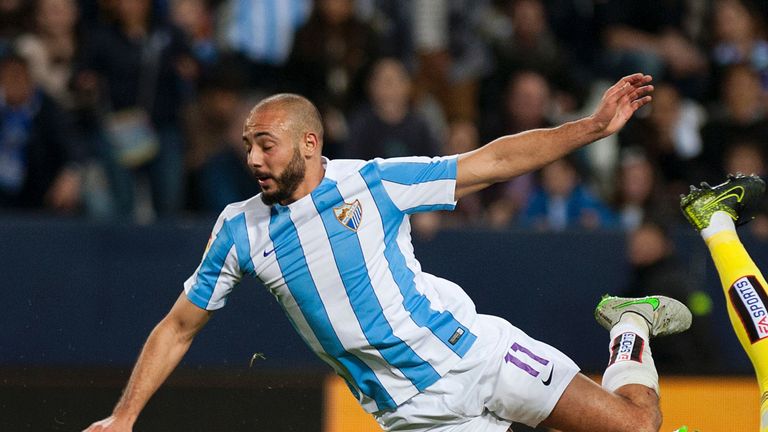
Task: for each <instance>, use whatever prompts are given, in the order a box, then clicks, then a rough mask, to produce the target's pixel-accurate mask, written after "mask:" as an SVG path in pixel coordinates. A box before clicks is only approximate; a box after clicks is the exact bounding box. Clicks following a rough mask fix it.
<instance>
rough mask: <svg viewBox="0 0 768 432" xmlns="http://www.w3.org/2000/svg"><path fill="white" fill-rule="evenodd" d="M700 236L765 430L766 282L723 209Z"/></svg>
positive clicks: (767, 388)
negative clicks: (750, 370)
mask: <svg viewBox="0 0 768 432" xmlns="http://www.w3.org/2000/svg"><path fill="white" fill-rule="evenodd" d="M702 236H703V237H704V240H705V242H706V244H707V247H708V248H709V252H710V253H711V254H712V259H713V260H714V262H715V267H716V268H717V272H718V274H719V275H720V282H721V284H722V287H723V291H724V294H725V299H726V303H727V305H728V316H729V318H730V320H731V325H733V329H734V331H735V332H736V336H738V338H739V342H741V346H742V347H743V348H744V351H746V353H747V355H748V356H749V359H750V360H751V361H752V366H753V367H754V368H755V372H756V374H757V382H758V385H759V386H760V395H761V397H760V432H768V292H767V291H766V288H768V284H766V281H765V278H764V277H763V275H762V273H761V272H760V270H759V269H758V268H757V266H756V265H755V263H754V261H752V258H750V256H749V254H748V253H747V251H746V249H744V246H743V245H742V244H741V241H740V240H739V237H738V235H737V234H736V228H735V226H734V225H733V221H732V220H731V218H730V216H728V215H727V214H726V213H723V212H717V213H715V214H714V215H713V216H712V223H711V224H710V226H709V227H708V228H707V229H705V230H702Z"/></svg>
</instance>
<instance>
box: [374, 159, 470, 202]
mask: <svg viewBox="0 0 768 432" xmlns="http://www.w3.org/2000/svg"><path fill="white" fill-rule="evenodd" d="M457 159H458V157H457V156H444V157H434V158H429V157H407V158H392V159H376V160H375V163H376V164H377V165H378V168H379V174H380V176H381V182H382V184H383V185H384V188H385V189H386V191H387V194H388V195H389V196H390V198H391V199H392V201H393V202H394V203H395V205H396V206H397V207H398V208H399V209H400V210H401V211H403V212H405V213H409V214H410V213H416V212H428V211H435V210H453V209H454V208H455V207H456V199H455V192H456V161H457Z"/></svg>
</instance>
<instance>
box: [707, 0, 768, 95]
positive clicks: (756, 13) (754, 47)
mask: <svg viewBox="0 0 768 432" xmlns="http://www.w3.org/2000/svg"><path fill="white" fill-rule="evenodd" d="M760 12H761V11H760V9H758V8H757V7H756V6H755V5H754V4H752V3H750V2H747V1H744V0H717V1H716V2H715V3H714V6H713V15H714V16H713V19H712V22H713V24H712V27H713V35H714V37H713V39H714V40H713V42H712V46H711V51H710V61H711V62H712V64H713V66H714V67H713V72H714V73H715V83H717V82H719V81H720V80H719V76H720V74H721V73H722V72H723V70H724V69H727V68H728V66H732V65H738V64H744V65H749V66H750V67H751V68H752V69H754V70H755V71H756V72H757V73H758V75H759V76H760V82H761V84H762V86H763V89H765V90H768V39H766V34H765V31H766V28H765V23H764V18H763V15H761V13H760Z"/></svg>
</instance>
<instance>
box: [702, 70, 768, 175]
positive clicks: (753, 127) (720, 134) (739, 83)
mask: <svg viewBox="0 0 768 432" xmlns="http://www.w3.org/2000/svg"><path fill="white" fill-rule="evenodd" d="M720 89H721V91H720V93H721V95H720V98H719V100H718V101H717V102H718V103H717V104H715V105H713V107H712V112H711V113H710V116H709V120H708V121H707V123H706V124H705V125H704V127H703V129H702V131H701V133H702V138H703V149H702V155H701V160H702V163H703V164H704V165H705V167H706V169H707V172H708V175H707V176H704V177H702V178H706V179H712V178H716V176H717V174H718V173H721V172H722V171H723V166H722V163H723V162H722V161H723V155H724V153H725V151H726V150H727V149H728V148H729V147H730V146H731V144H732V143H733V142H736V141H753V142H759V143H765V137H767V136H768V117H766V106H765V94H764V92H763V90H762V87H761V85H760V77H759V75H758V74H757V72H755V71H754V70H753V69H752V68H751V67H749V66H746V65H734V66H730V67H728V68H727V70H726V71H725V74H724V76H723V82H722V85H721V86H720Z"/></svg>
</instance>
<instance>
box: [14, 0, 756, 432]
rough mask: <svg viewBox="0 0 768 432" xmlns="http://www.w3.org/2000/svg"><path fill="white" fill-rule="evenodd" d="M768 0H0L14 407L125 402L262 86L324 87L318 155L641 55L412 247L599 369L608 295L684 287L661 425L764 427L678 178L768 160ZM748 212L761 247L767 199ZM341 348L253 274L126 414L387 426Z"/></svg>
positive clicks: (589, 78)
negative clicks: (340, 361)
mask: <svg viewBox="0 0 768 432" xmlns="http://www.w3.org/2000/svg"><path fill="white" fill-rule="evenodd" d="M766 18H768V2H766V1H763V0H754V1H751V0H645V1H642V2H641V1H614V0H608V1H594V0H412V1H405V0H401V1H399V0H314V1H312V0H79V1H78V0H0V275H1V276H0V293H1V294H2V295H3V296H4V298H6V299H7V300H8V301H9V304H8V306H6V307H5V308H4V310H3V312H2V313H0V431H10V432H15V431H49V430H50V431H72V430H81V429H82V428H84V427H85V426H87V425H88V424H89V423H90V422H92V421H95V420H97V419H100V418H102V417H104V416H106V415H107V414H108V413H109V412H110V410H111V408H112V406H113V405H114V403H115V402H116V400H117V398H118V397H119V394H120V391H121V389H122V387H123V385H124V384H125V381H126V379H127V377H128V374H129V372H130V367H131V366H132V364H133V362H134V360H135V358H136V356H137V354H138V351H139V350H140V348H141V344H142V343H143V341H144V339H145V338H146V336H147V335H148V333H149V331H150V330H151V329H152V327H153V326H154V324H155V323H156V322H157V321H158V320H159V319H160V318H161V317H162V316H163V315H164V313H165V312H166V311H167V310H168V308H169V307H170V305H171V304H172V302H173V301H174V299H175V298H176V296H178V293H179V292H180V290H181V284H182V282H183V281H184V280H185V279H186V278H187V277H188V276H189V274H191V272H192V271H193V270H194V269H195V267H196V266H197V264H198V262H199V259H200V257H201V254H202V252H203V249H204V247H205V243H206V241H207V239H208V236H209V232H210V229H211V226H212V224H213V222H214V221H215V218H216V215H217V214H218V212H219V211H221V210H222V208H223V207H224V205H226V204H227V203H229V202H234V201H239V200H242V199H245V198H247V197H249V196H252V195H253V194H255V193H257V192H258V186H257V185H256V184H255V182H254V181H252V180H251V179H250V177H249V175H248V169H247V167H246V166H245V163H244V157H243V156H244V153H243V150H242V148H241V146H242V144H241V138H240V133H241V127H242V121H243V119H244V118H245V115H246V114H247V112H248V109H249V108H250V106H252V104H253V103H254V102H255V101H258V100H259V99H260V98H261V97H263V96H264V95H268V94H271V93H274V92H277V91H291V92H297V93H301V94H304V95H306V96H308V97H310V98H311V99H312V100H313V101H314V102H316V103H317V105H318V107H319V108H320V110H321V111H322V113H323V116H324V119H325V122H326V124H325V127H326V135H325V154H326V155H327V156H329V157H332V158H338V157H343V158H362V159H367V158H372V157H376V156H381V157H393V156H403V155H414V154H418V155H440V154H455V153H459V152H464V151H468V150H471V149H473V148H476V147H477V146H478V145H480V144H481V143H484V142H487V141H488V140H490V139H493V138H494V137H496V136H499V135H502V134H508V133H516V132H519V131H522V130H527V129H531V128H537V127H547V126H551V125H556V124H560V123H562V122H564V121H567V120H570V119H573V118H577V117H579V116H582V115H586V114H588V113H589V112H590V110H591V108H592V107H594V105H595V103H596V98H598V97H599V95H600V94H601V93H602V90H603V89H604V88H606V86H607V83H610V82H612V81H614V80H616V79H617V78H619V77H621V76H623V75H626V74H628V73H630V72H635V71H642V72H645V73H649V74H652V75H653V76H654V78H655V84H656V86H657V90H656V93H655V100H654V103H653V104H652V106H651V107H649V108H648V109H644V110H643V111H642V112H640V113H638V115H637V116H636V118H635V119H633V120H632V121H631V122H630V123H629V124H628V125H627V127H626V128H625V129H624V130H623V131H622V132H621V133H620V134H618V135H617V136H615V137H612V138H610V139H606V140H603V141H600V142H598V143H595V144H593V145H591V146H590V147H588V148H585V149H584V150H582V151H579V152H577V153H576V154H574V155H572V156H571V157H568V158H566V159H564V160H562V161H558V162H556V163H554V164H552V165H550V166H548V167H546V168H544V169H542V170H541V171H540V172H537V173H533V174H531V175H526V176H523V177H520V178H518V179H516V180H514V181H512V182H509V183H506V184H501V185H497V186H496V187H493V188H490V189H488V190H487V191H484V192H483V193H481V194H477V195H476V196H472V197H467V198H465V199H464V200H463V201H462V202H461V203H460V204H459V206H458V208H457V210H456V211H455V212H453V213H450V214H448V213H445V214H443V213H440V214H429V215H419V216H418V217H414V218H413V220H412V222H413V228H414V238H415V247H416V253H417V256H419V257H420V259H421V262H422V265H423V267H424V268H425V269H426V270H427V271H429V272H431V273H434V274H436V275H439V276H442V277H446V278H448V279H451V280H453V281H455V282H457V283H459V284H460V285H462V286H463V287H464V288H465V289H466V290H467V291H468V292H469V294H470V295H471V296H472V297H473V298H474V299H475V301H476V304H477V308H478V310H479V311H480V312H482V313H489V314H495V315H499V316H502V317H504V318H506V319H508V320H509V321H511V322H512V323H513V324H516V325H517V326H519V327H521V328H522V329H524V330H525V331H527V332H528V333H529V334H531V335H532V336H534V337H537V338H540V339H542V340H544V341H546V342H548V343H550V344H552V345H554V346H556V347H558V348H560V349H561V350H562V351H564V352H565V353H567V354H568V355H570V356H571V357H572V358H573V359H574V360H576V362H577V363H578V364H579V365H580V366H581V367H582V368H583V369H584V371H586V372H588V373H590V374H592V375H594V376H596V379H599V374H600V372H601V371H602V369H603V367H604V365H605V363H606V353H607V349H606V348H607V338H606V335H605V332H604V331H603V330H602V329H600V328H599V327H598V326H597V325H596V324H595V323H594V320H593V318H592V309H593V307H594V305H595V304H596V302H597V300H598V299H599V297H600V295H602V294H604V293H608V292H610V293H616V294H618V293H623V294H633V295H642V294H645V293H650V292H661V293H664V294H667V295H671V296H674V297H676V298H679V299H681V300H683V301H685V302H687V304H688V305H689V306H690V307H691V309H692V310H693V312H694V315H695V324H694V328H693V329H692V331H691V332H689V333H687V334H685V335H681V336H679V337H674V338H669V339H668V340H666V341H663V340H659V341H658V343H655V344H654V357H655V359H656V361H657V365H658V368H659V371H660V373H661V375H662V377H663V378H662V383H661V385H662V404H663V407H664V411H665V424H664V428H663V430H665V431H671V430H673V429H674V428H676V427H677V426H680V425H681V424H688V425H689V426H691V427H693V428H698V429H700V430H702V431H708V432H721V431H722V432H726V431H744V430H756V429H757V412H758V411H757V410H758V397H759V395H758V392H757V385H756V383H755V382H754V379H753V378H752V371H751V366H750V364H749V362H748V360H747V359H746V356H745V355H744V353H743V352H742V350H741V348H740V346H739V345H738V342H737V341H736V338H735V337H734V335H733V332H732V330H731V327H730V324H729V322H728V318H727V316H726V313H725V305H724V301H723V296H722V294H721V289H720V286H719V282H718V280H717V277H716V274H715V272H714V269H713V266H712V264H711V262H710V260H709V257H708V255H707V252H706V250H705V248H704V246H703V244H702V243H701V241H700V240H699V239H698V238H697V236H696V235H695V233H693V232H692V231H691V230H690V229H689V228H688V227H686V226H685V225H684V224H683V219H682V217H681V216H680V214H679V211H678V209H677V197H678V195H679V194H680V193H682V192H685V191H686V190H687V185H688V184H689V183H698V182H699V181H701V180H707V181H709V182H712V183H714V182H718V181H719V180H721V179H722V178H723V177H724V175H725V173H727V172H735V171H742V172H750V173H756V174H759V175H761V176H765V175H766V174H768V170H766V160H765V158H766V151H768V110H766V108H767V106H766V90H768V34H767V33H766V23H765V21H766ZM744 236H745V238H746V244H747V247H748V250H749V251H750V252H751V253H752V254H753V257H754V258H755V261H756V262H757V263H758V265H759V266H761V267H763V268H768V267H766V265H768V243H766V242H767V241H768V205H764V206H763V208H762V209H761V212H760V214H758V215H757V218H756V220H755V221H754V222H753V223H752V224H750V225H748V226H747V227H745V230H744ZM257 354H261V355H263V357H264V358H261V357H260V356H259V355H257ZM255 355H256V357H254V356H255ZM254 358H255V360H254V361H253V362H252V361H251V360H252V359H254ZM328 373H329V370H328V369H327V368H325V367H324V366H323V365H322V364H321V363H320V361H319V360H317V359H315V358H314V356H313V354H311V352H310V351H309V349H307V348H306V347H305V346H304V345H303V343H302V341H301V340H300V338H299V337H298V336H297V335H296V334H295V333H294V332H293V329H292V328H291V327H290V325H289V323H288V321H287V320H286V319H285V318H284V317H283V315H282V311H281V310H280V308H279V306H278V305H277V304H276V303H275V302H274V300H273V299H272V298H271V297H270V295H269V294H268V293H267V292H266V291H265V290H263V289H262V287H261V286H260V285H259V284H258V283H257V282H256V281H253V280H248V281H244V282H243V284H242V285H241V287H240V288H239V289H238V290H237V291H236V292H235V293H234V294H233V296H232V298H231V300H230V302H229V305H228V306H227V307H226V308H225V309H224V310H222V311H221V312H219V313H218V314H217V315H216V317H215V318H214V319H213V320H212V321H211V323H210V324H209V325H208V326H207V328H206V329H205V330H204V331H203V332H202V333H201V334H200V335H199V336H198V338H197V340H196V342H195V344H193V347H192V349H191V351H190V352H189V354H188V355H187V357H186V358H185V360H184V361H183V363H182V366H181V367H180V369H179V370H178V371H177V372H176V373H174V375H172V377H171V379H170V380H169V382H168V383H167V385H166V386H164V387H163V388H162V389H161V390H160V392H159V393H158V394H157V395H156V396H155V397H154V398H153V399H152V401H151V402H150V404H149V405H148V407H147V409H146V411H145V413H144V414H143V415H142V417H141V418H140V420H139V423H138V426H137V428H136V429H137V430H139V431H141V430H149V431H155V430H162V431H173V430H184V431H198V430H199V431H212V430H214V431H224V430H226V431H254V430H258V431H322V432H346V431H368V430H376V426H375V424H374V423H373V422H372V420H370V419H369V418H367V417H365V416H361V414H360V413H361V411H360V409H359V408H358V407H357V406H356V405H355V404H354V401H350V395H348V394H347V393H348V392H347V390H346V389H345V388H344V386H343V385H340V383H339V382H338V381H337V380H335V379H334V378H333V377H331V376H329V374H328ZM515 430H520V431H524V430H527V429H525V428H523V427H520V428H519V429H515Z"/></svg>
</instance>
